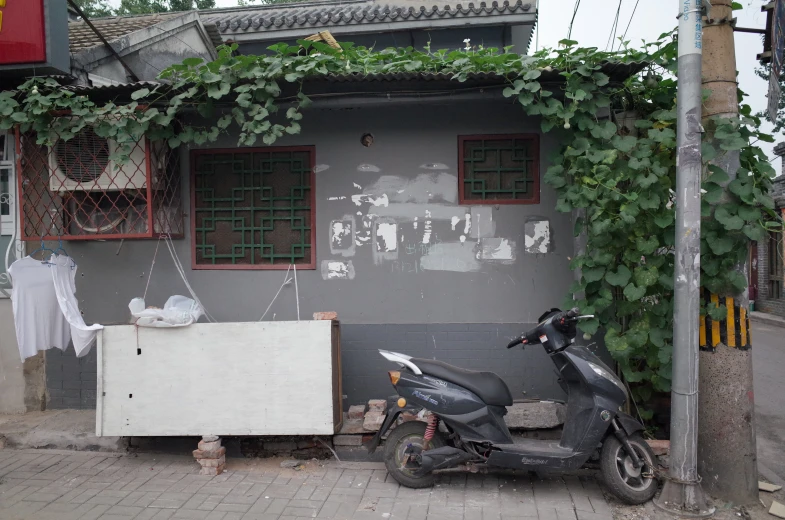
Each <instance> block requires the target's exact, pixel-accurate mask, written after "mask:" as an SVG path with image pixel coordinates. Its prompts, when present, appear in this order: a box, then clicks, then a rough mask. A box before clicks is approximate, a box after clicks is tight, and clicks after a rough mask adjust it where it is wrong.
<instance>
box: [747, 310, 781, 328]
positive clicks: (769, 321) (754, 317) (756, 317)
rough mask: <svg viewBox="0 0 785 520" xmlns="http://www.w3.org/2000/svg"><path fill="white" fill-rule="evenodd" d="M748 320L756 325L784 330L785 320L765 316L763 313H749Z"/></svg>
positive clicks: (768, 315) (773, 316) (771, 315)
mask: <svg viewBox="0 0 785 520" xmlns="http://www.w3.org/2000/svg"><path fill="white" fill-rule="evenodd" d="M750 320H751V321H754V322H757V323H765V324H766V325H772V326H774V327H783V328H785V318H782V317H780V316H775V315H774V314H767V313H765V312H758V311H752V312H751V313H750Z"/></svg>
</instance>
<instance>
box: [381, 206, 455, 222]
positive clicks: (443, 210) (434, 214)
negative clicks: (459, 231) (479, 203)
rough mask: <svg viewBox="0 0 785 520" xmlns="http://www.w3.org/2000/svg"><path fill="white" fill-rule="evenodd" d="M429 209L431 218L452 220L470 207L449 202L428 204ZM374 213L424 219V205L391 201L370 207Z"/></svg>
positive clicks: (409, 219) (399, 217)
mask: <svg viewBox="0 0 785 520" xmlns="http://www.w3.org/2000/svg"><path fill="white" fill-rule="evenodd" d="M427 207H428V211H430V212H431V219H433V220H444V221H446V222H450V221H451V220H452V217H453V216H455V214H456V213H458V214H461V213H469V208H467V207H464V206H451V205H449V204H440V203H433V204H428V206H427ZM370 211H371V212H373V214H375V215H378V216H380V217H393V218H397V219H404V220H408V221H413V220H414V219H415V218H417V217H420V220H422V214H423V205H422V204H415V203H413V202H392V201H391V202H390V204H389V205H388V206H378V207H375V208H371V209H370Z"/></svg>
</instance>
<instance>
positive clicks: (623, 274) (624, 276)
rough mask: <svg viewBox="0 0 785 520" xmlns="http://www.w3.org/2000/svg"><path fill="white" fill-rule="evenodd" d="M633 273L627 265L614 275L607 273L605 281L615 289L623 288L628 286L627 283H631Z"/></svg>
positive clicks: (610, 272)
mask: <svg viewBox="0 0 785 520" xmlns="http://www.w3.org/2000/svg"><path fill="white" fill-rule="evenodd" d="M631 276H632V273H631V272H630V270H629V269H628V268H627V266H625V265H620V266H619V269H618V270H617V271H616V272H615V273H614V272H612V271H608V272H607V273H605V281H607V282H608V283H609V284H611V285H613V286H615V287H623V286H625V285H627V282H629V281H630V277H631Z"/></svg>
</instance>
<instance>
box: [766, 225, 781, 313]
mask: <svg viewBox="0 0 785 520" xmlns="http://www.w3.org/2000/svg"><path fill="white" fill-rule="evenodd" d="M768 249H769V251H768V252H769V258H768V261H769V266H768V267H769V299H770V300H778V299H780V298H783V297H785V292H783V290H782V286H783V283H784V282H785V244H783V236H782V233H780V232H775V231H772V232H770V233H769V247H768Z"/></svg>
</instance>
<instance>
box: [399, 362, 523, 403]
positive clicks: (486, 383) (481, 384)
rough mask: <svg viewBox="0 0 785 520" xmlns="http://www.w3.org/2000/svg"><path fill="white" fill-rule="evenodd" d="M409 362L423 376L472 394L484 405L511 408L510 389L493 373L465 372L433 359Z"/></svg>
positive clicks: (463, 369) (462, 369)
mask: <svg viewBox="0 0 785 520" xmlns="http://www.w3.org/2000/svg"><path fill="white" fill-rule="evenodd" d="M411 362H412V363H414V364H415V365H417V367H418V368H419V369H420V370H422V373H423V374H427V375H429V376H433V377H437V378H439V379H444V380H445V381H448V382H450V383H454V384H456V385H458V386H462V387H464V388H465V389H467V390H469V391H471V392H474V393H475V394H477V396H478V397H479V398H480V399H482V400H483V402H484V403H485V404H488V405H492V406H512V394H510V389H509V388H507V385H506V384H505V382H504V381H503V380H502V378H501V377H499V376H497V375H496V374H494V373H493V372H477V371H474V370H466V369H465V368H459V367H456V366H453V365H448V364H447V363H443V362H441V361H435V360H433V359H412V360H411Z"/></svg>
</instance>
